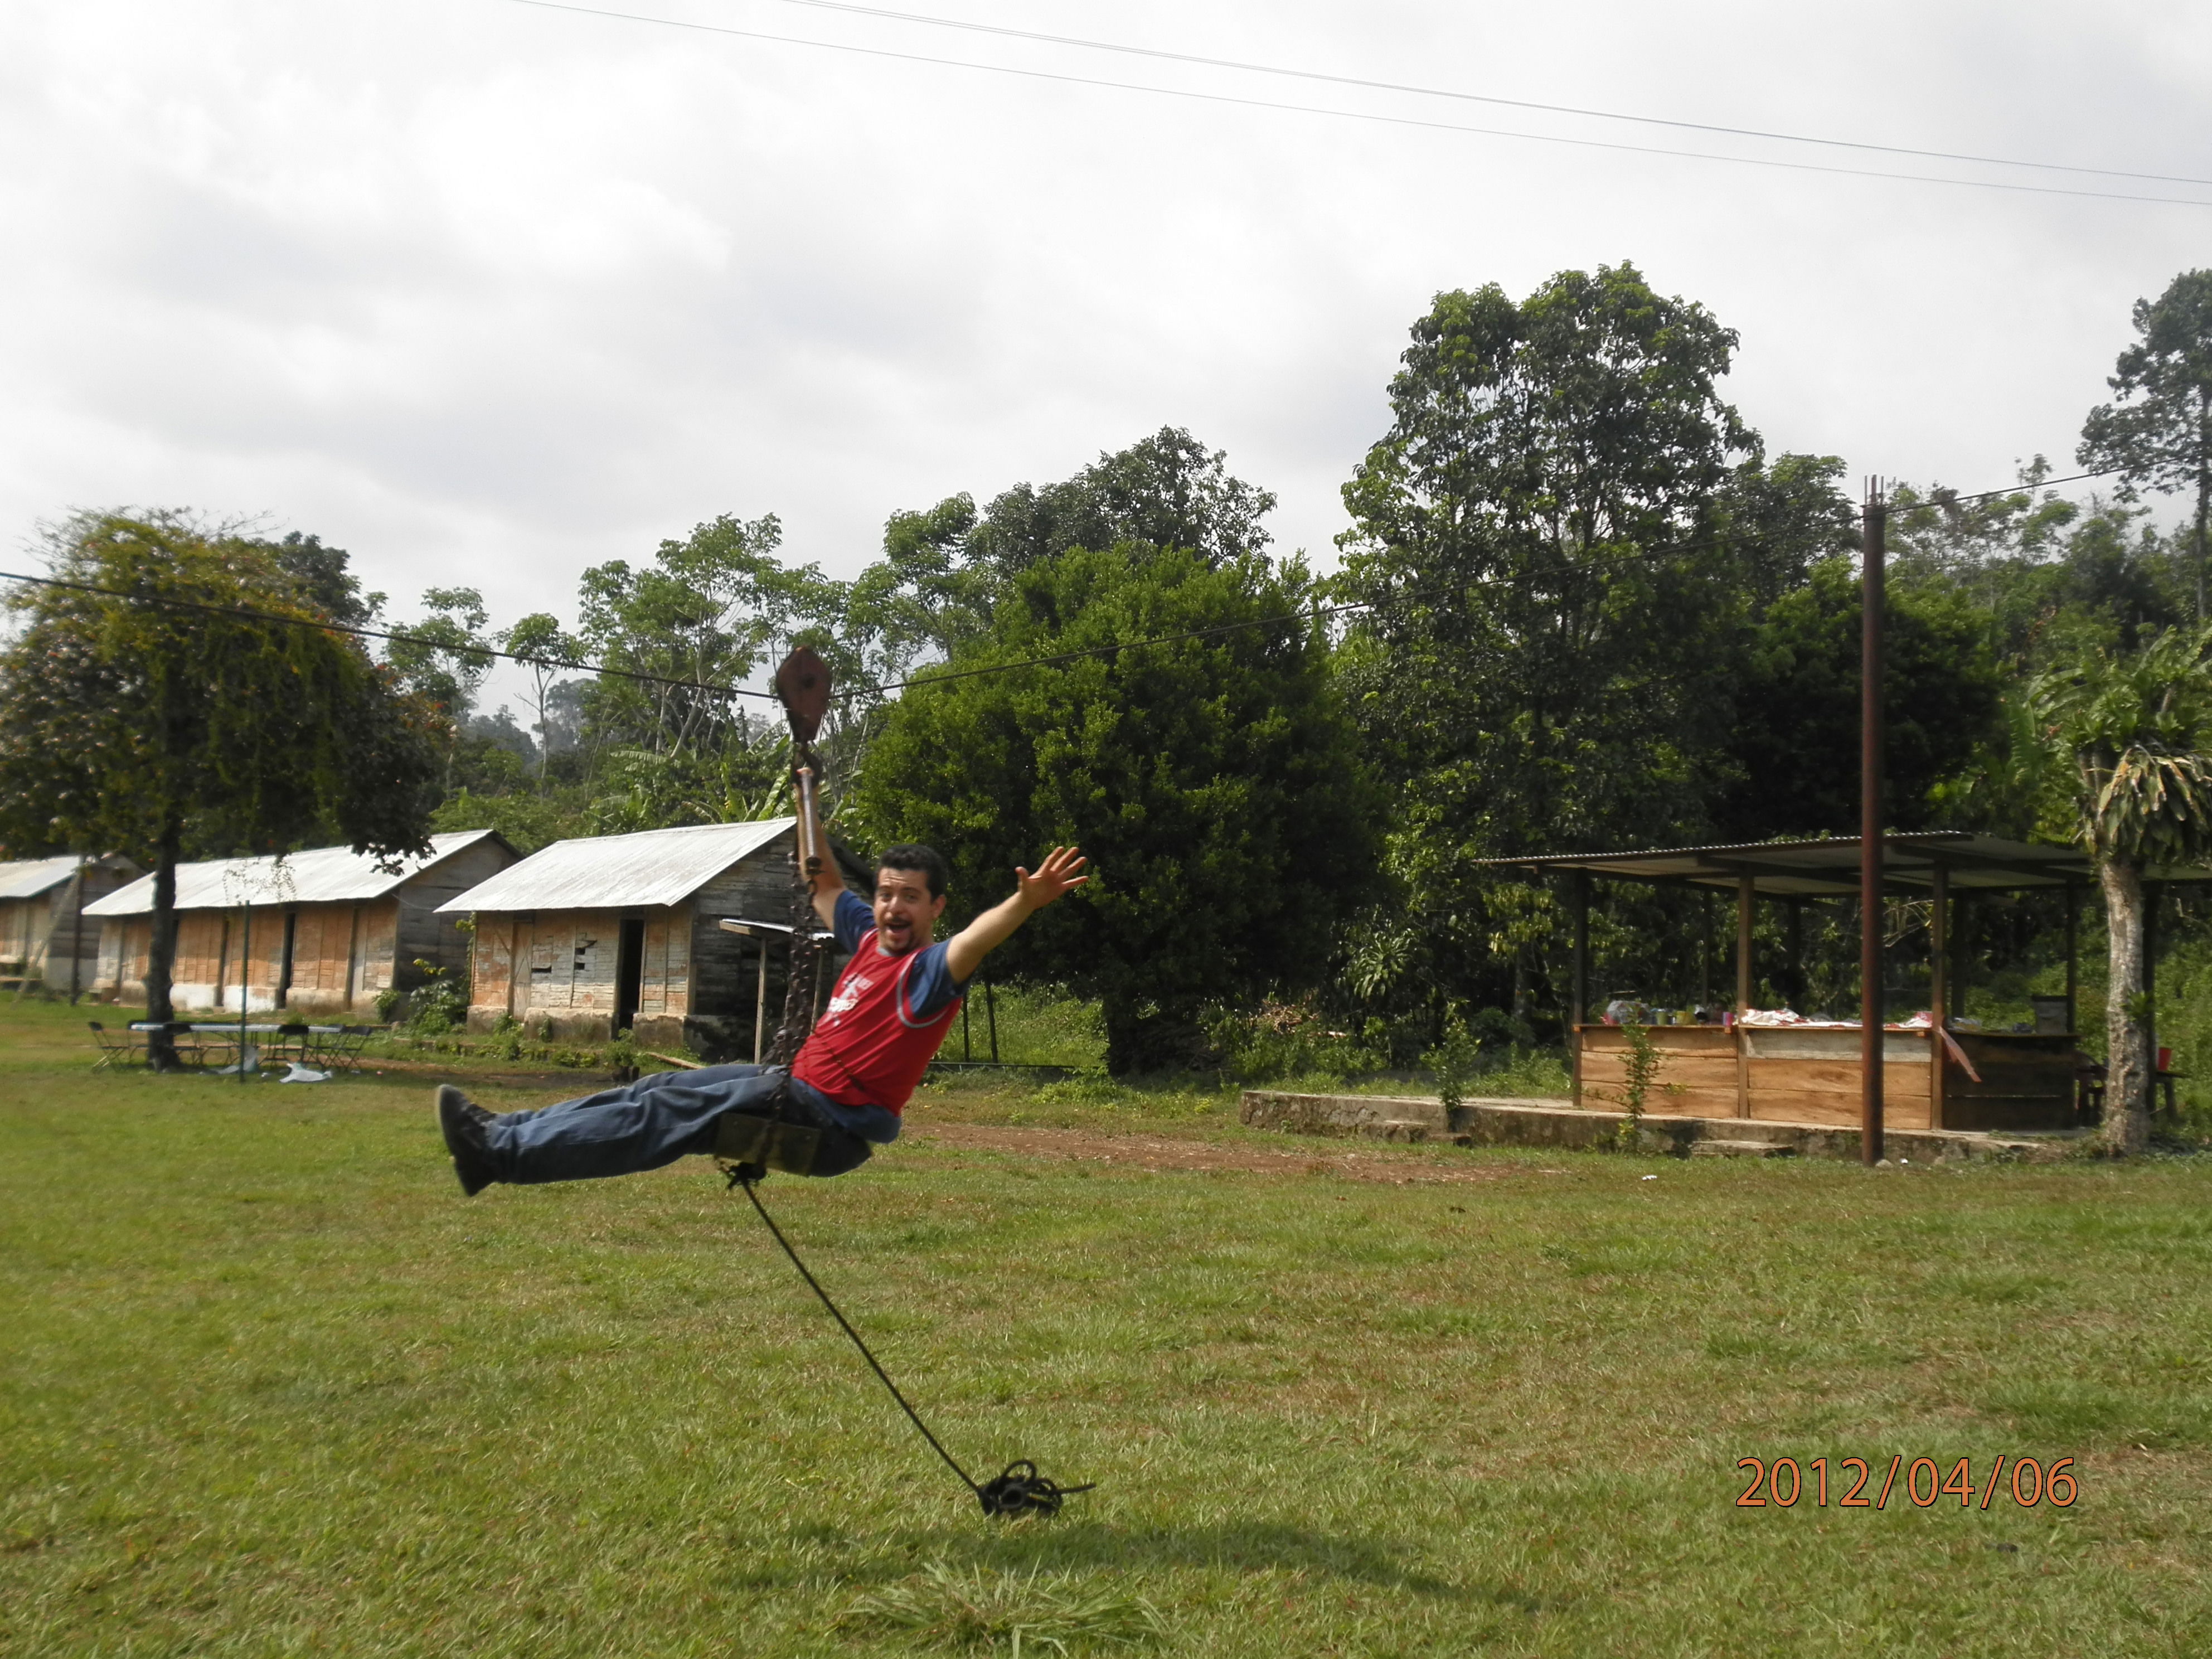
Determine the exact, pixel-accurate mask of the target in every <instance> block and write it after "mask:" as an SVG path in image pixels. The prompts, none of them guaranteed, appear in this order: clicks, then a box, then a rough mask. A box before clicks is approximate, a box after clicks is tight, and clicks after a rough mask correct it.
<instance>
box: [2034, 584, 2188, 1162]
mask: <svg viewBox="0 0 2212 1659" xmlns="http://www.w3.org/2000/svg"><path fill="white" fill-rule="evenodd" d="M2028 700H2029V706H2030V707H2031V708H2033V710H2034V713H2035V716H2036V722H2037V726H2038V729H2039V735H2040V737H2041V738H2042V739H2043V743H2044V745H2045V754H2046V755H2047V756H2048V757H2049V758H2050V760H2051V762H2052V763H2054V766H2053V774H2054V776H2053V781H2054V782H2055V783H2057V786H2058V793H2059V795H2060V797H2061V799H2063V802H2064V804H2065V810H2066V812H2067V814H2068V816H2069V817H2070V819H2071V823H2070V824H2069V826H2068V827H2069V832H2070V835H2071V837H2072V839H2073V840H2075V841H2076V842H2079V843H2081V846H2083V847H2085V848H2087V849H2088V851H2089V854H2090V856H2091V857H2092V858H2093V860H2095V862H2096V866H2097V881H2098V885H2099V886H2100V887H2101V888H2102V889H2103V890H2104V896H2105V914H2106V923H2107V929H2108V932H2109V933H2110V936H2111V941H2112V976H2111V983H2110V987H2109V990H2108V992H2107V994H2106V1011H2105V1019H2106V1036H2107V1041H2108V1043H2109V1052H2108V1054H2107V1063H2108V1066H2109V1075H2108V1077H2107V1079H2106V1090H2105V1121H2104V1137H2105V1144H2106V1147H2107V1149H2108V1150H2110V1151H2112V1152H2123V1153H2124V1152H2141V1151H2142V1150H2143V1148H2144V1146H2147V1145H2148V1142H2149V1139H2150V1104H2151V1080H2152V1075H2153V1073H2154V1068H2155V1056H2154V1054H2152V1052H2151V1026H2150V1018H2149V1015H2150V1003H2149V998H2148V995H2147V994H2145V991H2144V988H2143V940H2144V926H2143V921H2144V910H2143V872H2144V871H2145V870H2146V869H2147V868H2148V867H2149V866H2153V865H2159V864H2180V863H2186V862H2191V861H2193V860H2198V859H2201V858H2203V856H2204V855H2205V854H2207V853H2208V852H2212V754H2208V753H2206V752H2205V750H2206V745H2207V744H2208V742H2212V628H2199V629H2170V630H2168V631H2167V632H2166V633H2165V634H2163V635H2160V636H2159V638H2157V639H2156V640H2154V641H2152V643H2151V644H2150V645H2148V646H2147V647H2145V648H2144V649H2142V651H2139V652H2137V653H2134V654H2133V655H2131V656H2119V655H2115V654H2113V653H2110V652H2105V651H2097V652H2093V653H2088V654H2087V655H2085V656H2083V657H2081V658H2080V659H2077V660H2076V661H2075V662H2074V663H2072V664H2070V665H2063V666H2061V667H2057V668H2054V669H2051V670H2050V671H2047V672H2045V673H2044V674H2042V675H2040V676H2039V677H2038V678H2037V679H2036V680H2035V682H2034V683H2033V685H2032V686H2031V687H2030V688H2029V691H2028Z"/></svg>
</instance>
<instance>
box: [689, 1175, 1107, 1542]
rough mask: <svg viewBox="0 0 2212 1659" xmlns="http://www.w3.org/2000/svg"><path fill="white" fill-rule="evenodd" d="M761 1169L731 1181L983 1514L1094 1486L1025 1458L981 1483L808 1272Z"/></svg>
mask: <svg viewBox="0 0 2212 1659" xmlns="http://www.w3.org/2000/svg"><path fill="white" fill-rule="evenodd" d="M760 1174H761V1171H760V1170H759V1167H758V1166H757V1165H754V1164H739V1165H738V1167H737V1168H735V1169H733V1170H731V1171H730V1175H729V1180H730V1185H731V1186H732V1187H742V1188H744V1189H745V1196H746V1197H747V1198H749V1199H750V1200H752V1205H753V1210H754V1212H756V1213H757V1215H758V1216H759V1217H760V1218H761V1219H762V1220H763V1222H765V1223H766V1224H767V1225H768V1230H769V1232H770V1233H772V1234H774V1235H775V1242H776V1243H779V1244H781V1245H782V1246H783V1253H784V1254H785V1255H787V1256H789V1257H790V1258H791V1265H792V1266H793V1267H796V1268H798V1269H799V1277H800V1278H801V1279H805V1281H806V1285H807V1288H808V1289H809V1290H811V1291H813V1292H814V1294H815V1295H817V1296H818V1297H821V1298H822V1305H823V1307H825V1308H827V1309H829V1316H830V1318H832V1319H834V1320H836V1322H837V1325H838V1328H840V1329H841V1330H842V1331H843V1332H844V1333H845V1334H846V1335H848V1336H849V1337H851V1338H852V1339H853V1346H854V1347H856V1348H858V1349H859V1350H860V1358H863V1359H865V1360H866V1361H867V1362H868V1369H869V1370H872V1371H873V1372H875V1374H876V1376H877V1377H878V1380H879V1381H881V1383H883V1385H884V1387H885V1388H886V1389H890V1396H891V1398H892V1399H894V1400H896V1401H898V1403H899V1409H900V1410H901V1411H902V1412H904V1413H906V1414H907V1417H908V1419H909V1420H911V1421H912V1422H913V1424H914V1425H915V1428H917V1429H919V1430H921V1437H922V1438H923V1439H924V1440H927V1442H929V1449H931V1450H932V1451H933V1452H935V1453H936V1454H937V1455H939V1457H941V1458H943V1459H944V1460H945V1468H948V1469H951V1471H952V1473H953V1474H957V1475H958V1476H959V1477H960V1479H961V1481H962V1483H963V1485H964V1486H967V1488H968V1490H969V1492H973V1493H975V1501H976V1502H977V1503H979V1504H981V1505H982V1506H983V1513H984V1514H986V1515H988V1516H1003V1515H1057V1514H1058V1513H1059V1512H1060V1504H1061V1501H1062V1500H1063V1499H1065V1498H1069V1497H1071V1496H1073V1494H1074V1493H1076V1492H1090V1491H1091V1490H1092V1489H1093V1488H1094V1487H1095V1486H1096V1485H1097V1483H1096V1482H1092V1483H1091V1485H1090V1486H1061V1485H1060V1483H1059V1482H1058V1481H1056V1480H1052V1479H1050V1478H1049V1477H1048V1476H1046V1475H1042V1474H1038V1473H1037V1466H1036V1464H1034V1463H1032V1462H1030V1461H1029V1460H1028V1459H1027V1458H1022V1459H1020V1460H1018V1461H1017V1462H1012V1463H1009V1464H1007V1465H1006V1468H1004V1469H1002V1470H1000V1472H999V1473H998V1474H995V1475H994V1476H992V1478H991V1479H990V1480H986V1481H984V1482H982V1483H981V1485H978V1484H977V1483H976V1480H975V1477H974V1476H973V1475H971V1474H969V1473H968V1471H967V1470H965V1469H963V1468H961V1467H960V1465H959V1463H958V1462H957V1461H956V1460H955V1459H954V1457H953V1455H952V1454H951V1452H949V1451H947V1450H945V1446H944V1443H943V1442H941V1441H940V1440H939V1439H938V1437H936V1436H935V1435H933V1434H932V1433H931V1432H930V1431H929V1425H928V1424H927V1423H925V1422H923V1421H922V1420H921V1413H920V1412H918V1411H916V1410H915V1408H914V1407H913V1405H912V1403H911V1402H909V1401H908V1399H907V1397H906V1396H905V1395H902V1394H901V1393H900V1392H899V1386H898V1384H897V1383H894V1382H892V1381H891V1374H890V1372H889V1371H887V1370H884V1367H883V1362H882V1361H880V1360H879V1359H878V1358H876V1356H875V1353H874V1352H873V1351H872V1349H870V1347H869V1346H868V1345H867V1344H866V1342H864V1341H862V1340H860V1332H858V1331H856V1330H854V1328H853V1322H852V1321H851V1320H849V1319H848V1318H846V1317H845V1315H844V1312H843V1310H841V1309H840V1308H839V1307H838V1306H837V1304H836V1303H835V1302H832V1301H831V1300H830V1299H829V1291H825V1290H823V1288H822V1281H821V1280H820V1279H817V1278H815V1276H814V1275H813V1274H812V1273H810V1272H808V1271H807V1267H806V1264H805V1262H804V1261H800V1260H799V1252H798V1251H796V1250H794V1249H792V1248H791V1241H790V1240H789V1239H787V1238H786V1237H784V1236H783V1229H782V1228H781V1227H779V1226H777V1225H775V1218H774V1217H773V1216H771V1215H769V1212H768V1206H766V1205H764V1204H763V1203H762V1202H761V1201H760V1194H759V1193H758V1192H757V1191H756V1190H755V1188H757V1185H758V1184H759V1179H760Z"/></svg>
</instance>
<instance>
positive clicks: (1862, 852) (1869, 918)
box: [1859, 478, 1942, 1167]
mask: <svg viewBox="0 0 2212 1659" xmlns="http://www.w3.org/2000/svg"><path fill="white" fill-rule="evenodd" d="M1863 518H1864V521H1865V526H1866V550H1865V556H1864V559H1863V562H1862V563H1861V565H1860V572H1859V611H1860V619H1859V1070H1860V1072H1861V1073H1862V1074H1863V1075H1862V1079H1861V1083H1860V1093H1859V1158H1860V1161H1861V1162H1862V1163H1864V1164H1867V1165H1868V1166H1869V1167H1872V1166H1873V1165H1875V1164H1879V1163H1881V1061H1882V1031H1881V1015H1882V1008H1881V896H1882V895H1881V854H1882V846H1881V831H1882V811H1881V797H1882V787H1881V785H1882V776H1881V774H1882V766H1881V760H1882V724H1881V687H1882V653H1881V613H1882V605H1883V585H1884V579H1885V576H1886V574H1887V573H1886V572H1885V569H1884V566H1885V564H1886V562H1887V558H1888V554H1889V547H1888V541H1887V530H1888V526H1889V507H1888V505H1887V503H1886V502H1885V501H1883V500H1882V495H1881V480H1880V479H1878V478H1869V479H1868V480H1867V486H1866V508H1865V512H1864V514H1863ZM1936 1064H1938V1065H1941V1064H1942V1054H1940V1052H1939V1053H1938V1054H1936Z"/></svg>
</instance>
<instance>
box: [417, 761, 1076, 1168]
mask: <svg viewBox="0 0 2212 1659" xmlns="http://www.w3.org/2000/svg"><path fill="white" fill-rule="evenodd" d="M811 807H812V802H811V799H808V800H807V801H806V802H805V805H803V806H802V808H801V811H805V812H806V813H807V814H808V817H809V823H808V824H807V825H805V826H802V829H807V828H811V829H812V831H813V841H812V844H813V845H815V846H817V847H818V846H821V845H823V841H822V833H821V826H820V824H819V823H817V822H813V821H812V814H811ZM1083 863H1084V860H1083V858H1082V856H1081V854H1079V853H1078V852H1077V850H1076V849H1075V848H1073V847H1055V848H1053V849H1052V851H1051V853H1050V854H1048V855H1047V857H1046V858H1045V860H1044V862H1043V863H1042V864H1041V865H1039V866H1037V870H1036V874H1034V875H1032V874H1030V872H1028V871H1027V870H1023V869H1016V870H1015V872H1014V891H1013V893H1012V896H1009V897H1007V898H1006V899H1005V900H1003V901H1001V902H1000V903H999V904H997V905H994V907H993V908H990V909H988V910H986V911H985V912H984V913H983V914H982V915H980V916H978V917H976V918H975V921H971V922H969V924H968V926H967V927H963V928H962V929H961V930H960V931H959V932H958V933H956V934H954V935H953V936H952V937H951V939H947V940H945V942H944V943H942V944H939V943H936V942H934V941H933V940H932V939H931V938H930V933H931V929H932V928H933V927H934V926H935V924H936V921H937V919H938V917H939V915H943V914H944V911H945V873H946V872H945V860H944V859H943V858H941V857H940V856H939V854H937V853H936V852H935V851H933V849H931V848H927V847H916V846H899V847H893V848H888V849H887V850H886V851H885V852H884V855H883V857H882V858H881V859H879V860H877V869H876V896H875V902H874V904H873V905H872V906H871V905H870V904H868V903H867V902H865V901H864V900H862V899H860V897H858V896H855V895H854V894H853V893H851V892H848V890H846V888H845V885H844V883H843V882H842V881H841V880H840V879H839V878H838V876H837V873H836V860H827V859H825V860H823V861H822V867H821V868H820V869H818V870H817V872H815V875H814V878H813V899H814V912H815V914H816V915H817V916H819V917H820V918H821V919H822V921H823V924H824V925H825V926H826V927H829V929H830V930H831V931H832V932H833V933H835V934H836V942H837V948H838V949H839V950H840V951H850V952H851V953H852V957H853V959H852V961H850V962H849V963H847V964H846V966H845V971H844V972H843V973H842V974H841V975H838V978H837V988H836V993H835V994H833V995H832V996H831V997H830V999H829V1006H828V1007H826V1008H824V1009H823V1011H822V1018H821V1020H820V1021H819V1023H818V1024H816V1026H815V1028H814V1030H813V1032H812V1033H811V1035H810V1036H808V1037H807V1039H806V1042H805V1044H804V1045H802V1046H801V1048H799V1054H798V1057H797V1058H796V1059H795V1060H793V1062H792V1065H791V1069H790V1073H789V1074H788V1075H786V1074H785V1073H784V1072H783V1071H782V1070H781V1068H780V1067H776V1066H707V1067H704V1068H703V1069H702V1070H699V1071H693V1072H661V1073H656V1074H654V1075H653V1076H652V1077H643V1078H640V1079H638V1080H637V1081H636V1082H635V1083H632V1084H629V1085H626V1086H624V1087H623V1088H619V1089H606V1090H603V1091H600V1092H599V1093H598V1094H595V1095H587V1096H586V1097H583V1098H582V1099H580V1100H564V1101H562V1103H560V1104H559V1105H557V1106H548V1107H547V1108H545V1109H544V1110H543V1111H536V1112H508V1113H506V1114H504V1115H497V1114H494V1113H491V1112H487V1111H485V1110H484V1109H483V1108H482V1107H480V1106H478V1105H476V1104H475V1103H472V1102H471V1100H470V1099H469V1098H468V1097H466V1096H465V1095H464V1094H462V1092H461V1091H459V1089H456V1088H453V1087H452V1086H451V1085H448V1086H447V1087H444V1088H441V1089H440V1090H439V1091H438V1127H439V1128H440V1129H441V1130H442V1131H443V1132H444V1133H445V1137H446V1147H447V1151H448V1152H451V1153H452V1154H453V1173H454V1174H455V1175H457V1176H459V1177H460V1182H461V1190H462V1192H464V1193H465V1194H468V1195H469V1196H470V1197H472V1198H473V1197H474V1196H475V1195H476V1194H477V1193H479V1192H482V1191H483V1189H484V1188H486V1187H488V1186H489V1185H490V1184H491V1183H492V1182H495V1181H511V1182H541V1181H584V1180H588V1179H590V1178H592V1177H593V1176H617V1175H634V1174H635V1173H636V1172H637V1171H639V1170H657V1169H659V1167H660V1166H661V1165H662V1164H671V1163H673V1162H675V1160H676V1159H678V1158H681V1157H683V1156H684V1154H685V1153H687V1152H716V1151H718V1150H720V1151H722V1152H725V1153H726V1154H727V1153H728V1152H729V1151H730V1149H731V1148H732V1146H746V1147H748V1148H749V1149H750V1148H754V1147H757V1148H761V1149H763V1151H761V1152H758V1153H756V1152H754V1151H752V1150H747V1151H745V1152H742V1153H739V1154H737V1157H738V1159H739V1160H740V1161H750V1159H751V1158H754V1157H755V1156H760V1157H762V1158H763V1161H766V1162H775V1166H776V1167H778V1168H782V1169H787V1170H793V1169H796V1170H797V1171H798V1172H799V1173H803V1174H806V1175H817V1176H835V1175H843V1174H844V1173H845V1172H846V1171H847V1170H853V1169H857V1168H858V1167H859V1166H860V1164H864V1163H866V1161H867V1159H868V1155H869V1150H868V1149H869V1146H870V1144H871V1143H874V1144H875V1145H878V1146H881V1145H884V1144H887V1143H888V1142H890V1141H892V1140H895V1139H897V1138H898V1132H899V1115H900V1113H901V1112H902V1111H903V1110H904V1109H905V1108H906V1103H907V1101H908V1097H911V1096H912V1095H913V1093H914V1091H915V1085H916V1084H918V1083H920V1082H921V1074H922V1073H923V1072H924V1071H925V1070H927V1067H928V1066H929V1062H930V1060H931V1059H932V1058H933V1056H934V1055H935V1054H936V1053H937V1046H938V1044H939V1042H940V1041H942V1040H943V1038H944V1036H945V1031H946V1030H948V1029H949V1028H950V1027H951V1024H952V1017H953V1015H954V1014H955V1013H956V1012H958V1010H959V1007H960V1003H961V1000H962V998H963V996H964V995H965V994H966V992H967V987H968V981H969V979H970V978H971V977H973V976H974V975H975V969H977V968H978V967H980V966H981V963H982V961H983V958H984V957H987V956H988V955H989V954H990V953H991V952H992V951H994V950H995V949H996V948H997V947H998V946H1000V945H1003V944H1004V943H1005V942H1006V939H1008V938H1009V937H1010V936H1011V935H1012V933H1013V932H1014V930H1015V929H1016V928H1018V927H1020V926H1021V925H1022V924H1023V923H1024V921H1028V920H1029V918H1030V915H1031V913H1032V912H1035V911H1037V910H1042V908H1044V907H1045V906H1046V905H1048V904H1050V903H1051V902H1053V901H1054V899H1056V898H1058V897H1060V896H1061V895H1062V894H1063V893H1066V891H1067V890H1069V889H1070V888H1073V887H1080V886H1081V885H1082V884H1084V883H1085V882H1086V881H1088V880H1090V879H1091V878H1090V877H1088V876H1085V875H1080V874H1079V873H1077V872H1079V871H1080V870H1081V869H1082V867H1083ZM732 1114H738V1115H740V1120H739V1121H733V1122H732V1123H727V1124H726V1122H725V1121H724V1120H725V1119H726V1118H728V1117H729V1116H730V1115H732ZM748 1119H749V1120H750V1121H742V1120H748ZM749 1137H750V1138H749ZM775 1137H782V1139H775ZM771 1146H775V1147H779V1148H781V1152H782V1161H781V1162H776V1157H777V1154H776V1153H775V1152H769V1151H766V1150H765V1149H767V1148H769V1147H771ZM793 1148H799V1149H802V1150H800V1151H798V1152H793V1150H792V1149H793Z"/></svg>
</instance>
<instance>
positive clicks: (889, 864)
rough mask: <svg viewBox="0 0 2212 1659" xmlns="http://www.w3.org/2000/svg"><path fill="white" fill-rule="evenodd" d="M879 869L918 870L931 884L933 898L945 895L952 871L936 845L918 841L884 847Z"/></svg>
mask: <svg viewBox="0 0 2212 1659" xmlns="http://www.w3.org/2000/svg"><path fill="white" fill-rule="evenodd" d="M876 868H877V869H878V870H918V871H920V872H921V877H922V879H923V880H925V881H927V883H928V884H929V896H930V897H932V898H943V897H944V896H945V881H946V879H947V878H949V877H950V876H951V873H952V872H951V870H950V869H948V868H947V867H946V866H945V854H942V853H940V852H939V851H938V850H937V849H936V848H934V847H924V846H922V845H921V843H920V842H910V841H902V842H900V843H899V844H898V845H897V846H896V847H886V848H884V854H883V856H882V857H881V858H879V859H878V860H876Z"/></svg>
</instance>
